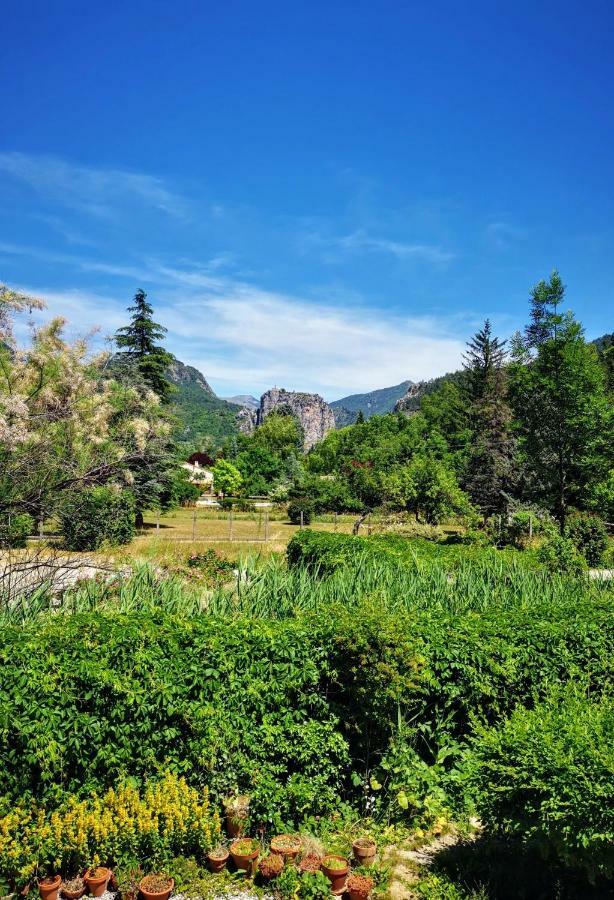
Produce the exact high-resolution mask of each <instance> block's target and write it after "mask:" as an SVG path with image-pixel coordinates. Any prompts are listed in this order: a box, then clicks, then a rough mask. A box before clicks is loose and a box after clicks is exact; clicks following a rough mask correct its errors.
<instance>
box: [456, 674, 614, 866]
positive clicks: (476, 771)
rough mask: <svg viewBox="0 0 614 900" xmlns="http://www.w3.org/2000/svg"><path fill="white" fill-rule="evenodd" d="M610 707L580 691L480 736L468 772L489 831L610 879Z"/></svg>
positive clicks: (613, 825) (613, 777) (613, 801)
mask: <svg viewBox="0 0 614 900" xmlns="http://www.w3.org/2000/svg"><path fill="white" fill-rule="evenodd" d="M613 738H614V706H613V704H612V701H611V699H607V698H604V699H603V700H599V699H598V698H593V699H587V698H586V696H584V695H583V694H582V692H580V691H578V690H577V689H569V690H568V691H567V692H565V693H563V695H562V696H561V695H560V693H555V694H554V695H553V697H551V698H549V699H548V701H546V702H545V703H543V704H540V705H539V706H537V707H536V708H535V709H523V708H522V707H519V708H518V709H516V710H515V711H514V713H513V714H512V715H511V717H510V718H509V719H508V720H507V721H506V722H504V723H503V724H502V725H500V726H498V727H493V728H490V729H487V730H484V731H482V732H481V733H480V736H479V738H478V740H477V743H476V744H475V745H474V748H473V751H472V753H471V754H470V756H469V763H468V766H469V768H470V772H471V779H472V782H473V786H474V790H475V793H476V803H477V807H478V810H479V813H480V816H481V817H482V819H483V821H484V823H485V825H486V826H487V827H488V828H489V829H490V830H492V831H494V832H496V833H499V834H503V835H505V836H508V837H509V836H512V837H515V838H518V839H519V840H521V841H522V842H523V843H526V844H528V845H534V846H536V847H537V848H538V849H539V850H540V851H541V852H542V853H543V854H544V855H552V854H554V855H556V856H557V857H558V858H559V860H561V861H562V862H563V863H565V864H566V865H569V866H579V867H583V868H585V869H586V870H587V872H588V874H589V875H590V876H591V877H592V878H594V877H595V876H596V875H597V874H602V875H608V876H612V875H614V856H613V854H612V842H613V841H614V750H613V746H614V744H613Z"/></svg>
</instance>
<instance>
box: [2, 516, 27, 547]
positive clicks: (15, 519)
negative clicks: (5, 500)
mask: <svg viewBox="0 0 614 900" xmlns="http://www.w3.org/2000/svg"><path fill="white" fill-rule="evenodd" d="M33 533H34V519H33V518H32V516H30V515H28V513H21V514H20V513H15V514H14V515H12V516H10V515H5V516H3V517H2V519H1V520H0V547H13V548H23V547H25V546H26V540H27V538H28V537H29V536H30V535H31V534H33Z"/></svg>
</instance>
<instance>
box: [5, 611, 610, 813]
mask: <svg viewBox="0 0 614 900" xmlns="http://www.w3.org/2000/svg"><path fill="white" fill-rule="evenodd" d="M613 621H614V619H613V617H612V601H611V598H608V596H607V595H605V594H604V596H603V597H602V598H601V599H599V598H598V597H595V596H590V597H587V598H586V600H585V601H581V600H578V598H577V597H574V598H573V602H567V603H559V604H553V605H542V606H539V605H536V606H534V607H525V606H518V607H513V608H510V609H499V608H497V607H496V606H493V607H492V609H491V610H489V611H487V612H485V613H483V614H482V615H475V614H474V613H471V612H470V613H466V614H464V615H453V614H452V613H450V612H445V611H443V610H441V609H439V610H436V611H429V610H426V611H420V612H411V611H405V612H398V611H397V612H395V613H394V614H391V613H390V611H389V610H387V608H386V606H385V604H384V603H382V601H381V600H378V599H368V600H365V601H363V602H360V603H357V604H356V605H355V606H354V607H352V608H346V607H344V606H343V605H341V604H338V605H331V606H330V607H329V608H328V609H327V610H326V611H325V612H323V611H319V612H318V613H314V614H312V615H305V616H301V617H298V618H296V619H289V620H288V619H285V620H276V621H264V620H255V619H245V618H235V619H232V618H228V617H225V618H218V617H213V616H211V615H207V614H203V615H196V616H194V617H191V618H189V617H173V616H168V615H162V614H153V615H152V614H150V613H149V614H148V613H140V614H131V615H126V614H117V613H116V614H112V613H110V612H108V611H107V612H105V613H103V612H100V611H99V612H95V613H88V614H79V615H73V616H71V615H56V616H52V617H49V618H47V619H41V620H38V622H35V623H34V624H32V625H28V626H26V627H6V628H4V629H3V630H2V632H0V683H1V684H2V692H1V693H0V769H1V770H2V771H3V772H5V773H6V775H5V779H4V784H3V790H4V791H5V792H6V793H7V794H9V795H10V796H12V797H14V798H17V797H20V796H21V795H22V794H27V793H31V794H33V795H36V796H37V797H39V798H41V799H44V800H49V799H51V800H55V799H58V798H59V796H60V795H61V794H62V793H63V792H64V791H66V790H69V791H85V792H87V791H88V790H90V789H92V788H98V789H102V788H106V787H108V786H110V785H112V784H114V783H116V782H117V781H118V780H119V779H121V777H122V776H124V775H134V776H137V777H139V778H140V777H145V776H149V775H153V774H156V773H158V772H159V771H161V770H162V769H164V768H166V767H170V768H171V769H173V770H174V771H178V772H184V773H185V774H186V775H187V777H188V778H189V779H190V780H191V781H196V782H197V783H201V784H206V785H208V786H209V787H210V788H211V790H212V793H213V795H214V797H216V798H218V799H219V798H220V797H221V796H223V795H225V794H226V793H228V792H230V791H232V790H234V789H236V788H240V789H241V790H244V791H247V792H249V793H251V794H252V795H253V797H254V809H255V810H256V814H257V816H258V817H260V818H261V819H262V820H263V821H264V822H271V821H273V820H274V819H275V816H276V815H278V817H279V818H281V820H283V821H284V822H286V823H289V822H291V821H295V822H296V821H298V820H300V819H301V818H302V817H303V816H305V815H312V814H321V813H323V812H325V811H330V810H333V809H335V808H337V806H338V803H339V800H340V799H347V800H352V801H356V800H358V799H359V798H363V799H364V790H365V786H366V785H368V784H370V783H371V776H372V775H375V777H376V780H378V781H379V782H381V783H382V784H384V788H385V790H383V791H380V792H376V796H375V799H374V802H376V803H377V804H378V805H379V806H381V807H382V808H384V807H385V806H386V804H388V802H389V801H390V799H391V797H392V801H393V811H394V812H395V813H396V814H398V815H401V814H404V813H405V812H406V807H403V806H402V804H401V805H400V806H395V803H396V799H395V798H396V797H397V796H398V795H399V794H400V793H401V792H402V791H405V793H406V794H415V793H416V792H417V791H418V792H419V791H421V790H423V789H424V790H430V787H428V786H427V787H426V788H423V787H420V785H416V784H415V779H416V777H417V772H418V770H420V771H421V772H423V774H425V773H424V771H423V769H422V768H421V767H422V766H432V765H433V764H434V763H437V761H438V759H440V757H441V753H442V752H443V751H444V750H445V751H446V752H448V753H449V760H448V763H447V765H448V766H450V765H451V764H452V762H453V761H454V759H456V758H457V757H458V756H459V754H461V753H462V750H463V746H464V744H465V742H466V741H468V740H469V739H470V738H471V734H472V732H473V730H474V728H475V725H476V723H479V722H485V723H494V722H497V721H499V720H500V719H501V718H502V717H504V716H507V715H508V714H509V713H510V712H511V711H512V710H513V708H514V706H515V705H516V704H517V703H526V704H532V703H533V702H535V701H536V700H538V699H539V698H540V697H542V696H543V695H544V693H545V692H546V690H547V688H548V686H549V685H552V684H557V683H564V682H566V681H567V680H569V679H570V678H571V679H573V678H576V677H578V676H579V673H581V672H582V673H586V676H587V677H588V678H589V679H590V680H591V681H592V684H593V685H594V686H598V685H600V684H603V683H606V682H607V680H608V678H609V677H610V671H609V667H610V660H611V659H612V658H613V650H614V640H613V635H612V630H613ZM400 738H402V743H403V746H402V747H400V744H399V739H400ZM405 746H411V747H412V748H413V749H412V753H413V754H414V755H413V756H412V755H408V754H407V753H406V751H405V749H404V747H405ZM391 747H392V749H391ZM399 760H401V761H400V762H399ZM392 769H394V771H392ZM399 802H400V801H399Z"/></svg>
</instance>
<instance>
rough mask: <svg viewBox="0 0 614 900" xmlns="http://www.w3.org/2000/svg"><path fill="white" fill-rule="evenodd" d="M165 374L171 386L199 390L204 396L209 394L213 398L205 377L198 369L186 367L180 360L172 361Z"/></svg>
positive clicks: (212, 392) (213, 394) (213, 395)
mask: <svg viewBox="0 0 614 900" xmlns="http://www.w3.org/2000/svg"><path fill="white" fill-rule="evenodd" d="M167 374H168V379H169V381H172V383H173V384H176V385H178V386H179V385H183V386H188V387H191V388H200V389H201V390H202V391H204V392H205V394H211V396H212V397H215V393H214V391H213V389H212V388H211V386H210V384H209V382H208V381H207V379H206V378H205V376H204V375H203V374H202V372H199V371H198V369H195V368H194V366H186V364H185V363H182V362H181V361H180V360H178V359H174V360H173V361H172V363H171V364H170V366H169V367H168V372H167Z"/></svg>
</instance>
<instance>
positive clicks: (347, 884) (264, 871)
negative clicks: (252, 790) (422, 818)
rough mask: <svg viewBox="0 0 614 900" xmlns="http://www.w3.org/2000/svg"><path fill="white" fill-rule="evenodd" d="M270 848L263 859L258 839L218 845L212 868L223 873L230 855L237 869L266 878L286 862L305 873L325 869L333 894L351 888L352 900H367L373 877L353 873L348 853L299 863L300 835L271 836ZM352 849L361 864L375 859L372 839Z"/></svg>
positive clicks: (310, 855) (306, 858)
mask: <svg viewBox="0 0 614 900" xmlns="http://www.w3.org/2000/svg"><path fill="white" fill-rule="evenodd" d="M269 847H270V849H269V853H268V855H266V856H263V857H262V858H260V859H259V857H260V853H261V849H262V847H261V844H260V843H259V842H258V841H257V840H256V839H255V838H250V837H239V838H236V839H235V840H234V841H233V842H232V844H231V845H230V848H229V849H228V850H226V849H225V848H224V847H218V848H216V849H215V850H212V851H211V852H210V853H209V854H208V856H207V860H208V864H209V868H210V870H211V871H212V872H218V873H219V872H221V871H222V870H223V869H224V868H225V866H226V863H227V862H228V859H229V857H230V858H232V861H233V863H234V865H235V867H236V868H237V869H241V870H242V871H245V872H246V873H247V874H248V875H256V874H259V875H260V876H261V877H262V878H263V879H264V880H265V881H270V880H272V879H274V878H276V877H277V876H278V875H279V874H280V873H281V871H282V869H283V867H284V865H287V864H292V865H296V864H297V865H298V868H299V870H300V871H301V872H318V871H320V870H321V871H322V872H323V873H324V875H326V877H327V878H328V880H329V881H330V883H331V891H332V892H333V894H342V893H344V892H345V891H346V890H347V892H348V893H349V895H350V898H351V900H366V898H367V897H368V896H369V894H370V892H371V890H372V888H373V879H372V878H369V877H368V876H366V875H360V874H357V873H353V874H351V875H349V872H350V864H349V861H348V859H347V858H346V857H344V856H337V855H336V854H326V855H325V856H324V857H319V856H317V855H316V854H315V853H307V854H305V855H303V856H302V857H301V858H300V860H298V862H297V857H298V856H299V854H300V853H301V850H302V841H301V838H300V837H299V836H298V835H293V834H281V835H277V836H276V837H274V838H272V839H271V842H270V845H269ZM352 850H353V853H354V859H355V861H356V863H357V864H358V865H359V866H370V865H372V863H373V862H374V860H375V854H376V850H377V847H376V844H375V841H373V840H371V838H359V839H358V840H356V841H354V843H353V845H352ZM348 875H349V878H348Z"/></svg>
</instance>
